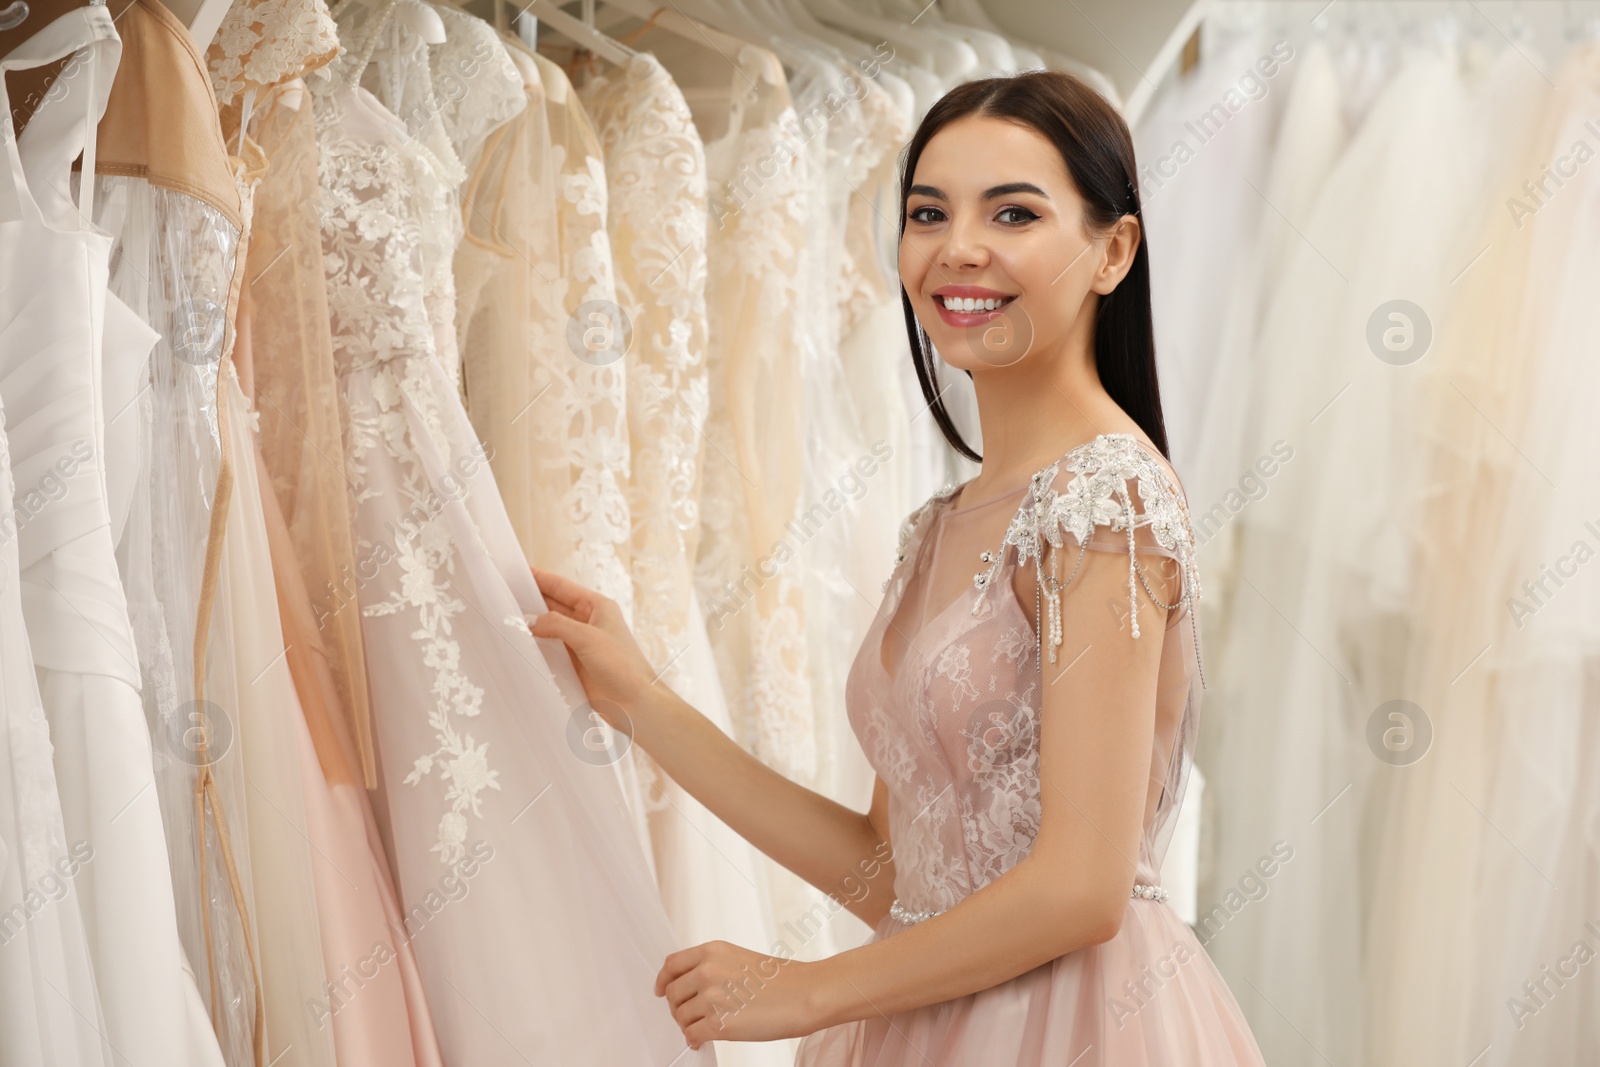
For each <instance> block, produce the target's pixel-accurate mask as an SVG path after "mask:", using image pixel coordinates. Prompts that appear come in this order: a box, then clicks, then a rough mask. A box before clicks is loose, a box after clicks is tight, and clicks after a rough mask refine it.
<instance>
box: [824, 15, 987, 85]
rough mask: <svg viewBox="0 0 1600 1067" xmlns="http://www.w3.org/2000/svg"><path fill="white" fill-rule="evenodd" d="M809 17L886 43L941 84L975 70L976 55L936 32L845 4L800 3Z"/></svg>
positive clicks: (865, 38) (867, 39) (969, 46)
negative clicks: (809, 12) (929, 72)
mask: <svg viewBox="0 0 1600 1067" xmlns="http://www.w3.org/2000/svg"><path fill="white" fill-rule="evenodd" d="M804 2H805V5H806V7H807V8H809V9H810V11H811V13H812V14H813V15H815V16H816V17H817V18H819V19H821V20H822V21H823V22H828V23H831V24H832V25H835V26H838V27H839V28H840V29H842V30H845V31H846V32H849V33H852V34H854V35H855V36H857V37H860V38H861V39H863V40H865V41H887V42H888V43H889V44H891V45H893V46H894V47H895V50H896V52H897V53H903V54H904V55H905V56H906V58H907V60H908V61H909V62H911V63H913V64H915V65H917V66H920V67H926V68H928V69H929V70H931V71H933V72H934V73H935V74H937V75H938V76H939V77H940V78H941V79H943V80H945V81H951V80H962V79H965V78H967V77H969V76H971V75H972V74H973V73H975V72H976V71H977V69H978V53H977V52H975V51H973V49H972V46H971V45H969V44H967V43H966V42H965V41H962V40H958V39H957V38H956V37H954V36H953V35H951V34H948V33H940V32H939V31H937V30H932V31H930V30H925V29H923V28H922V27H920V26H913V25H909V24H907V23H902V22H898V21H895V20H892V19H885V18H879V17H876V16H874V15H871V14H867V13H864V12H862V11H859V10H857V9H856V8H854V7H852V6H851V5H850V3H849V2H848V0H804Z"/></svg>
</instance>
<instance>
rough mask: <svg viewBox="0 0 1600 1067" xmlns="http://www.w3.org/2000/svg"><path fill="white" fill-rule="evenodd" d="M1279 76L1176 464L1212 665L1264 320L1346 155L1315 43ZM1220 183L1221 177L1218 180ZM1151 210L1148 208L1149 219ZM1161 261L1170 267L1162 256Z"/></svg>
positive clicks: (1264, 486) (1271, 459) (1249, 482)
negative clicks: (1252, 215)
mask: <svg viewBox="0 0 1600 1067" xmlns="http://www.w3.org/2000/svg"><path fill="white" fill-rule="evenodd" d="M1279 77H1280V78H1285V79H1292V82H1291V84H1289V85H1288V86H1287V89H1286V90H1285V88H1284V87H1283V86H1278V87H1277V91H1279V92H1284V93H1285V98H1284V101H1283V105H1282V106H1283V113H1282V117H1281V118H1280V120H1279V121H1278V124H1277V135H1276V137H1275V138H1274V139H1273V141H1272V144H1271V160H1270V162H1269V164H1268V166H1267V168H1266V170H1265V172H1264V173H1263V174H1262V175H1260V176H1259V177H1256V176H1251V179H1250V180H1252V181H1256V182H1258V184H1259V186H1260V189H1261V196H1260V199H1261V200H1263V201H1264V202H1265V204H1267V205H1271V206H1270V207H1267V208H1266V209H1265V210H1264V211H1263V212H1262V213H1261V218H1260V224H1259V228H1258V229H1257V230H1256V233H1255V238H1254V240H1253V241H1252V242H1250V244H1249V245H1248V246H1247V247H1246V248H1245V249H1244V250H1243V262H1242V265H1241V267H1240V269H1239V275H1238V276H1236V277H1235V278H1234V279H1233V286H1232V291H1233V297H1232V299H1231V302H1230V304H1229V307H1228V314H1227V316H1226V319H1225V320H1224V322H1223V325H1222V333H1221V335H1220V338H1219V340H1218V343H1217V353H1216V361H1215V370H1214V371H1213V372H1212V373H1211V375H1210V385H1209V387H1208V388H1207V389H1206V391H1205V393H1204V394H1203V395H1202V396H1201V398H1200V399H1201V402H1202V405H1201V407H1200V408H1199V412H1200V413H1201V414H1200V415H1199V416H1195V417H1197V418H1198V422H1197V425H1196V427H1195V433H1194V434H1193V439H1194V448H1193V451H1192V453H1190V454H1187V455H1185V456H1183V457H1179V466H1180V468H1186V469H1187V473H1186V475H1185V477H1186V478H1187V479H1188V485H1189V488H1190V489H1191V490H1193V492H1194V496H1195V500H1197V501H1199V502H1200V503H1199V504H1197V505H1196V507H1195V539H1196V542H1197V544H1198V547H1199V552H1200V558H1201V559H1202V560H1203V561H1204V562H1205V564H1206V570H1207V573H1208V574H1210V575H1211V576H1212V579H1211V586H1212V588H1213V589H1214V590H1216V592H1217V595H1215V596H1212V597H1208V598H1207V599H1208V600H1210V601H1211V603H1210V605H1209V606H1208V607H1203V608H1202V609H1201V617H1202V618H1203V619H1205V621H1206V622H1207V623H1208V624H1210V625H1211V627H1212V632H1214V633H1217V634H1218V638H1217V639H1215V640H1213V641H1212V642H1211V644H1210V647H1211V649H1212V654H1213V656H1217V655H1219V654H1220V652H1221V645H1220V644H1219V643H1218V642H1219V641H1220V640H1221V635H1222V634H1223V632H1224V631H1225V629H1226V627H1225V626H1224V619H1225V615H1226V611H1227V605H1228V603H1229V602H1230V601H1231V594H1232V591H1233V587H1234V585H1235V581H1234V574H1235V549H1236V546H1235V540H1234V534H1235V533H1236V532H1237V530H1238V527H1237V526H1236V525H1235V524H1234V523H1233V521H1232V520H1233V518H1234V517H1235V516H1236V515H1237V514H1238V513H1239V512H1240V511H1241V510H1243V509H1244V508H1246V507H1248V506H1249V501H1250V500H1251V499H1252V498H1253V497H1254V496H1255V495H1256V494H1258V493H1260V492H1263V491H1269V487H1270V482H1268V481H1267V480H1266V478H1265V477H1264V476H1263V474H1262V470H1263V468H1262V467H1260V466H1257V463H1258V461H1259V460H1261V459H1262V457H1259V456H1249V455H1245V454H1244V441H1245V439H1246V431H1247V428H1248V425H1249V421H1248V420H1249V415H1250V411H1251V410H1252V396H1253V391H1254V386H1255V383H1256V382H1257V381H1258V380H1259V378H1260V364H1261V362H1262V360H1263V359H1265V358H1267V357H1266V356H1265V355H1264V354H1263V353H1262V352H1261V351H1260V349H1259V348H1258V344H1257V342H1258V338H1259V333H1260V329H1261V319H1262V316H1263V314H1264V313H1265V309H1266V308H1267V307H1269V306H1270V304H1271V300H1272V296H1273V294H1274V292H1275V291H1276V288H1277V284H1278V280H1279V278H1280V277H1281V276H1282V273H1283V269H1284V266H1285V264H1286V262H1287V261H1288V257H1289V255H1290V253H1291V252H1292V250H1293V248H1294V246H1295V245H1297V244H1299V242H1300V240H1301V238H1300V234H1299V232H1298V231H1299V230H1303V229H1304V227H1305V223H1306V218H1307V216H1308V215H1309V214H1310V212H1311V208H1312V206H1313V205H1314V204H1315V200H1316V194H1317V192H1318V191H1319V190H1320V189H1321V188H1322V183H1323V180H1324V179H1325V178H1326V177H1327V175H1328V173H1329V172H1330V171H1331V170H1332V169H1333V166H1334V163H1335V161H1336V160H1337V159H1338V157H1339V155H1340V153H1341V152H1343V150H1344V145H1345V141H1346V139H1347V136H1348V133H1347V131H1346V129H1345V125H1344V117H1343V112H1342V109H1341V107H1340V103H1339V86H1338V80H1337V77H1336V74H1335V72H1334V69H1333V62H1332V59H1331V57H1330V55H1329V51H1328V48H1327V46H1326V44H1325V43H1324V42H1323V41H1322V40H1321V39H1320V38H1319V39H1314V40H1312V41H1310V42H1308V43H1307V44H1305V45H1303V46H1301V47H1300V48H1299V49H1298V50H1297V51H1296V54H1295V59H1294V61H1293V63H1292V66H1291V69H1289V70H1286V71H1283V72H1281V74H1280V75H1279ZM1222 180H1224V181H1226V180H1227V177H1226V176H1222ZM1252 195H1254V194H1252ZM1149 210H1150V205H1149V203H1148V202H1147V203H1146V211H1147V213H1148V212H1149ZM1152 225H1154V224H1153V223H1152ZM1156 232H1157V233H1162V232H1164V231H1162V230H1157V231H1156ZM1161 258H1162V259H1163V260H1165V259H1166V258H1167V256H1166V250H1165V249H1163V255H1162V257H1161ZM1186 283H1187V279H1186V278H1173V279H1171V281H1170V282H1169V285H1168V286H1167V287H1165V288H1162V289H1157V290H1156V292H1157V293H1158V294H1160V293H1170V292H1172V291H1174V290H1182V289H1183V288H1185V286H1186ZM1164 303H1165V301H1164V300H1163V299H1158V300H1157V302H1156V307H1157V308H1158V309H1159V308H1161V307H1162V306H1163V305H1164ZM1160 321H1161V320H1160V319H1158V328H1159V323H1160ZM1157 350H1158V351H1159V350H1160V341H1159V340H1158V342H1157ZM1175 455H1176V453H1175ZM1277 458H1278V457H1276V456H1273V455H1271V454H1269V455H1268V456H1267V457H1266V462H1265V469H1266V470H1268V471H1271V470H1273V468H1274V464H1275V461H1276V460H1277ZM1291 461H1292V459H1291ZM1252 471H1253V473H1252ZM1223 704H1224V702H1223V701H1222V700H1221V699H1220V698H1217V699H1215V700H1214V701H1213V706H1214V707H1221V706H1223ZM1224 718H1225V716H1223V715H1221V714H1213V715H1210V716H1208V717H1207V722H1208V724H1209V726H1210V727H1211V728H1212V729H1213V730H1215V729H1217V728H1220V727H1221V726H1223V725H1224V722H1223V720H1224ZM1203 733H1204V731H1203ZM1209 748H1210V742H1209V741H1208V739H1207V738H1206V737H1205V736H1202V738H1201V741H1200V753H1199V756H1198V757H1197V759H1198V762H1199V763H1201V764H1202V765H1204V766H1210V765H1211V756H1210V751H1209Z"/></svg>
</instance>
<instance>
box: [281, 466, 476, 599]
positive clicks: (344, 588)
mask: <svg viewBox="0 0 1600 1067" xmlns="http://www.w3.org/2000/svg"><path fill="white" fill-rule="evenodd" d="M493 459H494V449H492V448H488V447H486V446H485V445H484V444H483V442H481V441H474V442H473V443H472V447H471V448H470V449H468V450H467V451H466V452H465V453H463V454H462V455H460V456H457V457H456V459H455V462H454V463H453V464H452V465H451V467H452V469H451V470H449V471H446V472H445V474H444V477H443V478H441V479H440V480H439V485H438V487H437V488H433V487H429V488H428V490H427V492H426V494H425V495H424V496H421V497H418V498H416V499H415V500H414V501H413V503H412V504H411V507H410V508H408V509H407V510H406V511H404V512H402V513H401V514H400V515H398V516H396V517H394V518H392V519H389V520H387V521H386V522H384V527H385V528H386V529H387V530H388V531H389V536H390V540H388V541H377V542H370V543H363V544H362V545H361V548H363V549H364V550H365V551H364V553H363V554H362V556H361V557H360V558H359V559H357V560H356V561H355V564H354V568H353V569H352V567H351V566H350V565H349V564H346V565H345V567H344V573H343V574H342V575H341V576H340V577H339V579H338V580H337V582H336V581H335V580H334V579H331V578H330V579H329V580H327V581H325V582H324V583H323V590H322V594H321V596H320V597H318V598H315V599H313V601H312V605H311V606H312V610H313V612H314V613H315V614H316V617H317V629H319V630H322V629H326V628H327V624H328V620H329V619H330V618H332V617H333V616H335V615H337V614H339V612H341V611H343V610H344V609H345V608H347V607H349V606H350V605H352V604H355V603H357V600H358V594H359V592H360V590H361V587H362V586H364V585H366V584H367V583H368V582H370V581H372V580H373V579H375V578H376V577H377V576H378V573H379V571H380V570H382V569H383V567H384V566H385V565H387V564H389V563H391V562H394V561H395V560H397V559H401V558H402V557H405V556H408V555H410V554H411V553H413V552H415V551H416V546H417V545H418V544H419V543H421V542H423V541H424V540H425V539H426V533H427V531H428V529H429V528H430V527H431V526H432V525H433V524H434V523H435V522H438V521H440V520H441V519H442V518H443V515H444V510H445V508H446V507H447V506H448V505H450V504H451V503H459V502H461V501H463V500H465V499H466V497H467V493H468V491H469V489H470V488H471V482H472V478H473V476H474V475H476V474H477V473H478V472H479V471H480V470H481V469H482V468H483V465H484V464H486V463H489V462H491V461H492V460H493Z"/></svg>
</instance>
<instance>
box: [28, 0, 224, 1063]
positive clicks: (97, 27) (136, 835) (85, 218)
mask: <svg viewBox="0 0 1600 1067" xmlns="http://www.w3.org/2000/svg"><path fill="white" fill-rule="evenodd" d="M120 50H121V44H120V41H119V39H118V36H117V32H116V29H115V27H114V26H113V24H112V19H111V16H110V14H109V13H108V12H107V11H106V9H105V8H104V7H103V6H102V7H94V6H90V7H84V8H79V9H75V10H73V11H70V12H68V13H66V14H64V15H62V16H61V17H59V18H57V19H56V20H55V21H53V22H51V23H49V24H48V25H46V26H44V27H43V28H42V29H40V30H39V31H38V32H37V33H36V34H34V36H32V37H30V38H29V39H28V40H27V41H25V42H24V43H23V44H22V45H20V46H18V47H17V48H16V49H14V50H13V51H12V52H11V53H10V54H9V55H8V56H6V57H5V59H4V60H3V61H0V68H4V69H26V68H29V67H37V66H41V65H43V64H46V63H49V62H52V61H54V60H56V59H61V58H65V57H67V56H69V55H73V56H74V57H75V58H74V59H73V61H72V63H71V64H69V65H68V67H67V68H66V70H65V71H63V73H62V75H61V77H60V79H58V82H57V87H58V88H57V89H55V90H53V91H52V92H51V93H50V94H48V96H47V98H46V99H45V100H43V101H42V102H41V104H40V106H39V109H38V110H37V111H36V112H35V113H34V115H33V117H32V120H31V121H30V122H29V123H28V127H27V129H26V130H25V131H24V133H23V134H22V136H21V137H20V138H12V137H10V136H7V137H5V138H4V141H5V145H4V150H5V153H6V156H7V163H8V164H9V165H8V167H7V173H6V174H5V176H4V179H3V180H4V181H5V187H4V188H3V191H0V195H3V197H4V203H3V205H0V210H4V212H5V217H6V219H7V221H6V222H5V223H4V230H3V231H0V232H3V234H4V237H3V243H0V252H3V253H4V255H5V257H6V259H5V263H4V266H3V268H0V270H3V275H4V281H5V284H4V285H3V286H0V305H3V306H0V322H4V323H5V324H6V327H5V328H6V331H7V335H8V336H7V344H6V345H5V346H4V347H3V348H0V398H3V402H4V406H5V409H6V416H7V433H8V435H9V446H10V450H11V470H12V474H13V477H14V481H15V484H16V485H19V486H21V487H22V491H23V492H24V493H25V494H26V493H29V492H31V491H33V487H34V486H35V485H36V484H38V485H42V486H44V487H45V488H46V489H48V487H49V483H50V482H51V479H49V478H47V477H46V476H47V475H48V474H49V473H50V472H51V471H52V470H54V471H55V472H56V473H58V474H59V475H60V481H59V483H58V484H61V485H62V486H63V491H62V492H61V494H60V498H59V499H58V500H57V501H56V502H54V503H53V504H52V505H51V506H49V507H45V508H42V509H40V510H38V511H36V512H34V513H32V514H31V515H30V517H29V518H28V521H27V522H26V524H25V525H23V526H22V528H21V529H19V530H18V531H17V532H16V533H15V536H16V538H17V542H16V544H17V553H18V563H19V571H20V574H19V578H20V589H21V594H22V606H23V613H24V618H25V622H26V629H27V635H28V639H29V643H30V645H31V652H32V656H33V662H34V666H35V667H36V669H37V672H38V682H39V690H40V695H41V697H42V701H43V706H44V709H45V712H46V714H47V716H48V718H49V725H50V738H51V742H52V743H53V747H54V753H53V755H54V766H55V777H56V784H57V787H58V789H59V792H60V798H61V810H62V816H63V825H64V830H65V840H66V841H68V842H71V844H70V845H68V846H67V847H68V852H69V855H72V856H76V857H79V858H80V860H81V863H80V866H79V867H78V869H77V871H76V872H75V873H74V874H73V875H72V877H73V888H74V890H75V892H76V894H77V899H78V902H79V904H80V905H81V908H82V912H83V916H84V920H85V926H86V927H87V932H88V942H89V950H90V953H91V956H92V958H93V963H94V969H95V980H96V982H97V984H98V987H99V993H100V1005H99V1007H100V1010H101V1011H103V1019H104V1024H103V1034H104V1036H105V1039H106V1041H107V1042H108V1043H109V1044H110V1046H111V1047H112V1049H113V1050H114V1052H115V1054H116V1055H117V1058H118V1059H119V1061H124V1062H128V1063H132V1064H138V1065H140V1067H143V1065H145V1064H149V1065H152V1067H153V1065H156V1064H160V1065H162V1067H167V1065H173V1067H178V1065H194V1064H203V1065H206V1067H219V1065H220V1064H221V1062H222V1058H221V1054H220V1051H219V1049H218V1045H217V1038H216V1035H215V1034H214V1033H213V1031H212V1028H211V1025H210V1022H209V1020H208V1019H207V1018H206V1012H205V1008H204V1006H203V1005H202V1003H201V1001H200V997H199V992H198V990H197V989H196V988H195V985H194V982H193V979H192V977H191V975H190V974H189V973H188V971H187V966H188V964H187V961H186V960H185V958H184V954H183V949H182V946H181V944H180V942H179V937H178V929H177V923H176V917H175V916H176V910H175V904H174V895H173V878H172V870H171V868H169V866H168V856H167V841H166V837H165V834H164V832H163V828H162V821H161V811H160V806H159V804H158V802H157V799H156V795H155V790H154V788H152V787H153V785H154V773H153V768H152V753H151V738H150V733H149V730H148V728H147V727H146V725H145V719H144V715H143V711H142V708H141V705H140V699H139V686H140V675H139V660H138V655H137V652H136V651H135V646H134V640H133V633H132V627H131V625H130V622H129V616H128V605H127V600H126V598H125V596H124V593H123V588H122V583H121V580H120V577H119V575H118V570H117V563H116V557H115V544H114V541H113V536H114V534H113V529H112V504H111V501H110V499H109V496H108V492H107V482H106V474H105V469H106V459H105V456H106V452H105V446H106V439H105V434H106V425H107V422H108V421H111V419H110V418H109V416H111V415H115V414H117V413H116V412H110V413H108V412H106V410H105V408H104V398H105V394H106V391H107V387H108V383H109V382H112V381H123V380H127V378H130V377H134V376H135V375H133V374H130V370H129V368H130V366H132V367H134V368H136V367H137V366H138V365H139V364H140V363H142V362H143V361H144V360H145V359H146V358H147V357H148V355H149V351H150V345H151V343H152V342H153V336H152V335H151V334H150V332H149V331H148V330H143V329H141V328H140V324H139V323H138V321H137V319H136V318H134V317H133V316H131V315H129V314H128V312H127V308H125V307H120V304H119V302H118V301H117V299H116V298H115V297H114V296H112V295H111V294H110V293H109V292H108V290H107V283H108V259H109V255H110V252H111V244H112V241H111V238H110V236H109V235H107V234H106V233H104V232H103V231H101V230H98V229H96V228H94V227H93V226H92V225H91V224H90V222H89V219H91V218H93V217H94V214H93V208H92V206H91V202H90V201H91V199H92V195H93V190H94V188H95V183H94V182H92V181H91V182H87V183H81V185H82V195H81V197H80V198H79V200H78V202H77V203H74V202H73V201H72V199H70V198H69V195H68V193H67V190H68V189H69V188H70V187H71V184H72V183H71V175H70V167H71V163H72V160H73V159H74V158H75V157H76V156H78V154H79V152H80V150H81V151H84V153H85V155H86V159H85V165H86V167H88V168H89V170H90V172H91V173H92V169H93V162H94V148H93V144H92V138H93V133H94V128H95V124H96V123H97V122H98V120H99V118H100V115H101V114H102V112H103V111H104V109H105V107H106V99H107V95H108V93H109V90H110V88H111V82H112V75H113V72H114V71H115V70H116V68H117V61H118V58H119V55H120ZM0 103H3V104H4V105H5V110H6V114H7V116H8V117H9V116H10V113H11V112H10V100H9V98H8V96H7V95H6V93H5V91H4V89H3V88H0ZM86 140H89V141H90V142H91V143H90V144H89V145H88V146H87V147H86V144H85V142H86ZM130 320H131V321H130ZM107 321H113V322H117V323H119V325H120V328H119V329H117V330H114V331H112V332H110V333H109V334H106V335H105V338H106V340H105V342H104V346H103V347H102V336H103V335H102V331H103V329H104V327H105V324H106V322H107ZM102 360H104V362H102ZM25 844H26V845H27V848H26V851H24V852H23V853H22V859H23V860H24V862H26V863H27V865H28V866H29V867H32V868H34V869H36V864H37V861H38V860H39V858H40V851H39V850H40V849H42V848H44V847H46V843H45V842H41V841H39V840H38V839H37V838H35V839H34V840H33V841H32V842H31V843H30V842H25ZM44 929H48V927H46V928H44ZM40 962H41V963H45V962H48V961H45V960H42V959H41V960H40ZM63 962H64V963H66V964H68V965H70V959H68V960H64V961H63ZM70 992H72V993H75V994H77V995H80V996H82V995H84V994H85V990H84V989H83V988H82V984H81V983H75V985H74V988H73V989H72V990H70ZM68 993H69V990H58V991H56V993H55V994H53V995H55V996H57V997H60V996H65V995H67V994H68ZM65 1007H66V1008H67V1009H69V1010H70V1011H71V1012H72V1014H73V1016H74V1017H75V1018H78V1019H83V1020H88V1021H89V1022H90V1024H91V1025H98V1024H97V1023H96V1021H95V1020H96V1008H95V1006H94V1005H93V1004H92V1003H78V1002H69V1003H67V1004H66V1005H65ZM22 1025H24V1026H26V1025H27V1024H26V1023H25V1022H24V1023H23V1024H22ZM7 1029H8V1031H9V1029H10V1027H9V1025H8V1027H7ZM58 1036H59V1037H60V1039H61V1040H62V1041H63V1042H64V1043H70V1042H72V1041H74V1040H75V1039H77V1038H78V1037H79V1036H80V1035H79V1033H78V1032H77V1031H76V1024H72V1025H68V1026H66V1027H64V1028H63V1030H62V1031H61V1033H60V1034H59V1035H58ZM85 1051H86V1053H87V1054H88V1055H89V1056H91V1057H92V1056H94V1055H95V1052H94V1049H93V1048H92V1047H89V1048H86V1049H85ZM62 1052H63V1053H64V1052H65V1048H63V1050H62Z"/></svg>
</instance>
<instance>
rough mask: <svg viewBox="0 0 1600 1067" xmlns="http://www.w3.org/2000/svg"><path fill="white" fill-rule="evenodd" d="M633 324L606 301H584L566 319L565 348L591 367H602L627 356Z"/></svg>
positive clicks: (620, 310)
mask: <svg viewBox="0 0 1600 1067" xmlns="http://www.w3.org/2000/svg"><path fill="white" fill-rule="evenodd" d="M632 344H633V321H632V320H631V319H629V318H628V314H627V312H625V311H623V310H622V308H620V307H618V306H617V305H616V304H614V303H612V302H611V301H610V300H585V301H584V302H583V303H581V304H579V305H578V306H577V308H576V310H574V311H573V312H572V314H571V315H570V316H569V317H568V318H567V347H568V348H570V349H571V350H572V354H573V355H575V356H577V357H578V358H579V359H581V360H583V362H585V363H587V364H589V365H590V366H591V367H604V366H606V365H607V364H610V363H615V362H616V361H617V360H619V359H621V358H622V357H623V356H624V355H626V354H627V352H628V349H629V348H630V347H631V346H632Z"/></svg>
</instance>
